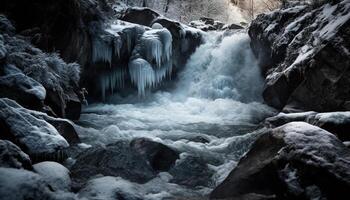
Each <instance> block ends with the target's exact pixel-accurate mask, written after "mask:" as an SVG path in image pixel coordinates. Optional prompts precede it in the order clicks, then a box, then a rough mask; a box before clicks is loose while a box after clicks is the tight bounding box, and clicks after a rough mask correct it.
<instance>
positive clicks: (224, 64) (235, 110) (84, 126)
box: [76, 32, 274, 199]
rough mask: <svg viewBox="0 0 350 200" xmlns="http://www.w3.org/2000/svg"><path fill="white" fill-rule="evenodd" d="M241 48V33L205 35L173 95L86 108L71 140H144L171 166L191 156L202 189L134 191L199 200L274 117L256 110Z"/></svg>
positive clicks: (165, 186)
mask: <svg viewBox="0 0 350 200" xmlns="http://www.w3.org/2000/svg"><path fill="white" fill-rule="evenodd" d="M249 42H250V40H249V37H248V35H247V34H246V33H235V34H231V35H228V36H225V34H224V33H220V32H218V33H214V32H213V33H209V34H208V35H207V36H206V40H205V43H204V44H203V45H201V46H200V47H198V49H197V50H196V52H195V53H194V54H193V55H192V56H191V58H190V59H189V61H188V63H187V65H186V66H185V68H184V70H183V71H182V72H181V73H180V74H179V77H178V80H173V81H176V87H175V89H172V90H170V91H158V92H156V93H153V94H150V93H149V94H147V95H148V96H149V97H150V98H146V99H144V101H140V100H138V101H136V103H125V102H127V100H125V99H124V100H123V103H119V104H118V102H115V103H117V104H94V105H90V106H89V107H87V108H85V109H84V112H83V114H82V116H81V119H80V122H79V126H77V127H76V128H77V130H78V133H79V136H80V137H81V138H82V141H83V142H84V143H86V144H88V145H92V146H94V145H106V144H109V143H114V142H116V141H118V140H132V139H134V138H140V137H145V138H150V139H152V140H154V141H157V142H161V143H163V144H165V145H167V146H169V147H171V148H173V149H176V150H178V151H179V152H181V154H180V159H179V162H181V160H182V159H184V158H185V157H186V156H196V157H199V158H200V159H202V160H204V162H205V163H206V164H205V165H206V167H207V168H208V169H209V170H211V171H213V174H212V177H211V183H210V184H208V185H206V186H205V187H197V188H196V189H193V188H192V189H188V188H187V187H186V186H181V185H178V184H170V183H169V182H171V178H169V179H166V180H163V179H161V178H157V179H155V180H153V182H157V181H158V182H157V184H154V185H152V181H151V182H149V183H147V184H146V185H143V186H140V185H138V184H137V185H134V187H142V188H143V190H147V188H149V190H150V191H152V195H151V194H149V193H148V192H150V191H148V190H147V191H143V192H145V193H147V194H148V196H149V197H152V198H148V199H162V198H161V197H160V196H165V197H167V198H168V197H169V195H170V196H172V195H176V194H175V193H176V192H175V191H177V192H180V193H181V192H183V193H186V192H187V193H189V194H190V193H192V194H193V193H195V192H198V193H200V194H207V193H208V192H209V191H210V190H211V189H212V188H213V187H215V185H217V184H218V183H220V182H221V181H222V180H223V179H224V178H225V177H226V176H227V174H228V173H229V172H230V171H231V170H232V169H233V168H234V166H235V165H236V162H237V161H238V159H239V158H240V157H241V156H242V155H243V154H244V153H245V152H246V151H247V150H248V149H249V146H250V144H251V143H252V142H253V141H254V140H255V139H256V137H257V136H258V135H260V134H261V133H262V132H264V129H259V130H258V129H257V127H258V124H259V123H260V122H261V121H262V120H263V119H264V118H266V117H267V116H270V115H272V114H273V113H274V110H272V109H271V108H270V107H268V106H266V105H264V104H263V103H261V102H262V98H261V93H262V87H263V79H262V77H261V75H260V71H259V68H258V66H257V62H256V60H255V58H254V56H253V53H252V51H251V49H250V45H249ZM134 98H138V97H137V96H135V97H134ZM199 138H200V139H199ZM204 141H205V142H204ZM177 163H178V162H177ZM110 179H111V178H110ZM113 181H114V182H115V181H116V180H115V179H113V180H112V182H113ZM159 181H161V182H162V184H159ZM116 182H118V184H120V183H121V180H119V179H118V181H116ZM128 184H131V183H129V182H128ZM135 184H136V183H135ZM160 185H161V186H162V187H160ZM172 186H173V187H172ZM199 186H201V185H199ZM189 191H190V192H189ZM174 192H175V193H174ZM153 197H157V198H153Z"/></svg>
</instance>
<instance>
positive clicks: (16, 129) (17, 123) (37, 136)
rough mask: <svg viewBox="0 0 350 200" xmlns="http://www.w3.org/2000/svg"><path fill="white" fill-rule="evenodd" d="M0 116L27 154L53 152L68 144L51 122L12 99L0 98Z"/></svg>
mask: <svg viewBox="0 0 350 200" xmlns="http://www.w3.org/2000/svg"><path fill="white" fill-rule="evenodd" d="M0 118H1V120H3V121H4V122H5V123H6V125H7V126H8V127H9V129H10V131H11V134H13V135H14V136H15V137H16V138H17V140H18V142H19V143H20V144H21V145H23V146H24V147H25V148H26V152H27V153H29V154H34V155H36V154H42V153H54V152H56V151H58V150H61V149H64V148H66V147H68V146H69V145H68V143H67V141H66V140H65V139H64V138H63V137H62V136H61V135H60V134H59V133H58V131H57V130H56V129H55V128H54V127H53V126H52V125H51V124H49V123H47V122H46V121H44V120H42V119H40V118H38V117H36V116H35V115H32V114H31V113H30V111H28V110H27V109H25V108H23V107H21V106H20V105H18V104H17V103H16V102H15V101H13V100H10V99H5V98H2V99H0Z"/></svg>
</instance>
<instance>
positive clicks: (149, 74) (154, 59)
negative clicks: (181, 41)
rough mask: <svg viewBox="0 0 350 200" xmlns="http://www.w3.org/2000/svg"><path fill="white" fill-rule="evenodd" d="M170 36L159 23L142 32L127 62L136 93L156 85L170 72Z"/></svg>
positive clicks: (142, 93) (141, 93)
mask: <svg viewBox="0 0 350 200" xmlns="http://www.w3.org/2000/svg"><path fill="white" fill-rule="evenodd" d="M171 56H172V36H171V33H170V32H169V31H168V30H167V29H165V28H163V27H162V26H161V25H160V24H157V23H156V24H154V25H153V26H152V30H149V31H146V32H144V33H143V35H142V36H141V38H140V39H139V42H138V44H137V45H136V47H135V49H134V51H133V55H132V57H131V59H130V62H129V74H130V78H131V81H132V83H133V84H135V85H136V86H137V89H138V94H139V95H140V96H144V95H145V90H146V88H152V87H156V86H158V85H159V84H160V83H161V82H162V81H163V80H164V79H165V78H166V77H167V76H170V75H171V72H172V59H171Z"/></svg>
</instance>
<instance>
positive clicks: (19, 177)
mask: <svg viewBox="0 0 350 200" xmlns="http://www.w3.org/2000/svg"><path fill="white" fill-rule="evenodd" d="M0 196H1V199H3V200H13V199H17V200H26V199H37V200H50V199H56V198H55V196H54V195H53V193H52V192H51V191H50V189H49V187H48V186H47V184H46V183H45V181H44V180H43V179H42V178H41V177H40V175H38V174H35V173H33V172H30V171H26V170H20V169H12V168H0Z"/></svg>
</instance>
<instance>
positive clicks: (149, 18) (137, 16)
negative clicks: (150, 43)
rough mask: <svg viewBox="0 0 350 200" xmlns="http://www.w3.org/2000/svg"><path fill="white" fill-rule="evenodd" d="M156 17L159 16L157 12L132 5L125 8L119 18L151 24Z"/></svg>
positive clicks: (141, 23) (145, 24)
mask: <svg viewBox="0 0 350 200" xmlns="http://www.w3.org/2000/svg"><path fill="white" fill-rule="evenodd" d="M157 17H159V14H158V13H157V12H155V11H153V10H152V9H149V8H137V7H133V8H128V9H127V10H126V12H125V14H124V16H123V17H121V20H123V21H127V22H131V23H135V24H140V25H144V26H151V25H152V23H153V21H154V20H155V19H156V18H157Z"/></svg>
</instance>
